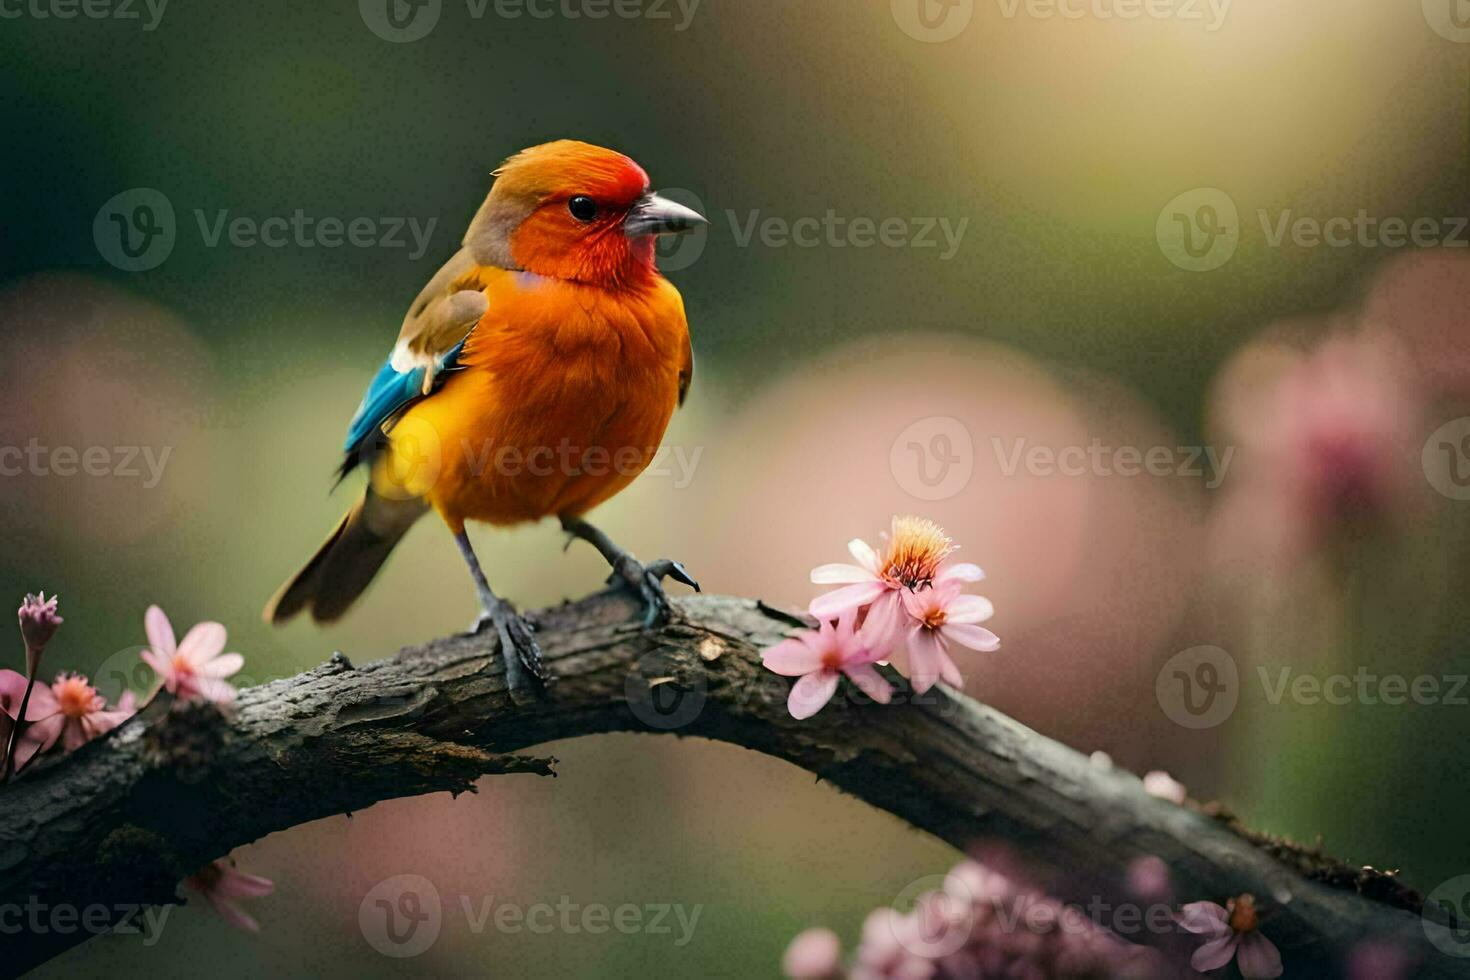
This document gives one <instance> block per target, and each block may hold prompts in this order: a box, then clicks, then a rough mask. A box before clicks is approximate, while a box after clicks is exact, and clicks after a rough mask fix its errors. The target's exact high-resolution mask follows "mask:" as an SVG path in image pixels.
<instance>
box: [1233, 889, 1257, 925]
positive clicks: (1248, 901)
mask: <svg viewBox="0 0 1470 980" xmlns="http://www.w3.org/2000/svg"><path fill="white" fill-rule="evenodd" d="M1259 922H1260V916H1259V915H1258V914H1257V913H1256V900H1255V898H1254V897H1253V896H1251V895H1241V896H1240V897H1239V898H1233V899H1231V900H1230V928H1231V930H1232V931H1233V932H1236V933H1243V932H1252V931H1254V930H1255V928H1256V926H1257V925H1258V924H1259Z"/></svg>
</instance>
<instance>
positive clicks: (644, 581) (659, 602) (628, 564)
mask: <svg viewBox="0 0 1470 980" xmlns="http://www.w3.org/2000/svg"><path fill="white" fill-rule="evenodd" d="M666 578H671V579H673V580H674V581H676V582H682V583H684V584H685V585H687V586H689V587H690V588H691V589H693V590H694V591H695V592H698V591H699V583H698V582H697V581H695V579H694V576H692V575H690V574H689V570H688V569H686V568H685V567H684V565H683V564H682V563H680V562H677V561H673V560H672V559H669V558H660V559H659V560H658V561H655V562H650V563H649V564H647V565H641V564H639V562H638V560H637V559H635V558H634V557H633V556H631V555H624V556H623V557H622V558H620V559H618V561H617V563H616V564H614V565H613V571H612V574H611V575H610V576H608V580H607V581H608V584H610V585H613V586H615V587H618V588H622V589H626V590H628V591H630V592H632V593H633V594H634V595H635V596H637V597H638V599H639V600H640V601H641V602H642V603H643V628H644V629H653V628H654V627H655V626H662V625H663V624H664V623H667V622H668V621H669V617H670V616H672V615H673V607H672V606H670V605H669V597H668V596H667V595H666V594H665V593H664V587H663V580H664V579H666Z"/></svg>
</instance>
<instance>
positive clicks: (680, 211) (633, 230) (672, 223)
mask: <svg viewBox="0 0 1470 980" xmlns="http://www.w3.org/2000/svg"><path fill="white" fill-rule="evenodd" d="M707 224H709V221H708V220H707V219H706V218H705V216H704V215H702V214H700V213H699V212H698V211H696V210H694V209H693V208H686V207H685V206H684V205H682V204H678V203H676V202H674V201H670V200H669V199H668V198H666V197H659V196H658V195H657V194H655V193H653V192H652V191H650V192H649V193H647V194H644V195H643V196H642V197H641V198H639V199H638V203H637V204H634V205H633V207H632V209H630V210H629V211H628V217H627V218H625V219H623V231H624V232H625V233H626V234H627V236H628V237H629V238H636V237H638V236H639V235H665V234H674V233H677V232H681V231H690V230H691V229H694V228H698V227H699V226H700V225H707Z"/></svg>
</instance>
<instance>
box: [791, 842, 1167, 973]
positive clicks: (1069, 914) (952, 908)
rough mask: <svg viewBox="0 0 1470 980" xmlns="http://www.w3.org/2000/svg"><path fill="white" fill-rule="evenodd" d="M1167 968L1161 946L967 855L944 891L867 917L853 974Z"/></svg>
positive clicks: (1153, 970) (1150, 970)
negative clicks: (1118, 930)
mask: <svg viewBox="0 0 1470 980" xmlns="http://www.w3.org/2000/svg"><path fill="white" fill-rule="evenodd" d="M809 932H810V930H809ZM794 946H795V943H793V948H794ZM1165 967H1166V964H1165V963H1164V961H1163V959H1162V958H1161V957H1160V956H1159V955H1158V954H1157V953H1156V952H1154V951H1152V950H1148V949H1144V948H1141V947H1137V946H1132V945H1130V944H1128V943H1126V942H1124V941H1122V940H1121V939H1120V938H1119V937H1118V936H1117V935H1116V934H1115V933H1112V932H1110V931H1109V930H1107V929H1105V928H1103V927H1102V926H1100V925H1098V924H1096V923H1095V922H1093V921H1092V920H1090V919H1088V918H1087V917H1086V916H1085V915H1083V914H1081V912H1079V911H1078V910H1076V909H1074V908H1068V907H1066V906H1064V905H1062V903H1060V902H1059V901H1057V900H1056V899H1054V898H1052V897H1050V896H1048V895H1044V894H1041V893H1039V892H1036V891H1032V890H1030V889H1027V888H1023V887H1021V886H1019V885H1017V884H1016V883H1015V882H1014V881H1013V880H1012V879H1010V878H1008V877H1007V876H1005V875H1003V874H1000V873H998V872H996V871H995V870H994V869H992V868H990V867H987V866H985V865H982V864H980V863H978V862H975V861H968V860H967V861H963V862H961V863H960V864H959V865H957V866H956V867H955V868H954V869H953V870H952V871H950V873H949V874H948V875H946V876H945V878H944V883H943V885H942V887H941V888H938V889H935V890H931V891H927V892H924V893H923V894H921V895H920V896H919V897H918V898H917V899H916V900H915V901H914V906H913V908H912V909H911V910H910V911H908V912H900V911H898V910H897V909H892V908H879V909H875V910H874V911H873V912H872V913H871V914H869V916H868V918H867V920H866V921H865V922H864V923H863V929H862V938H861V939H860V941H859V942H858V946H857V950H856V951H855V953H854V956H853V964H852V968H851V969H850V970H849V971H848V973H847V977H848V978H849V980H976V978H979V977H1027V978H1033V977H1034V978H1037V980H1040V978H1043V977H1074V978H1078V980H1082V978H1092V977H1098V978H1101V977H1121V976H1167V975H1172V974H1171V973H1169V972H1168V971H1167V970H1166V968H1165Z"/></svg>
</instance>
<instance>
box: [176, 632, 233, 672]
mask: <svg viewBox="0 0 1470 980" xmlns="http://www.w3.org/2000/svg"><path fill="white" fill-rule="evenodd" d="M225 639H226V634H225V628H224V627H223V626H221V625H220V624H219V623H197V624H195V626H194V628H193V629H191V630H189V632H187V633H185V634H184V639H183V641H182V642H181V643H180V644H179V656H180V657H182V658H183V659H184V660H185V661H187V662H188V663H189V664H192V665H193V666H195V667H198V666H199V665H200V664H202V663H204V662H205V661H206V660H212V659H214V658H215V657H218V656H219V655H220V654H221V653H222V652H223V651H224V649H225Z"/></svg>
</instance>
